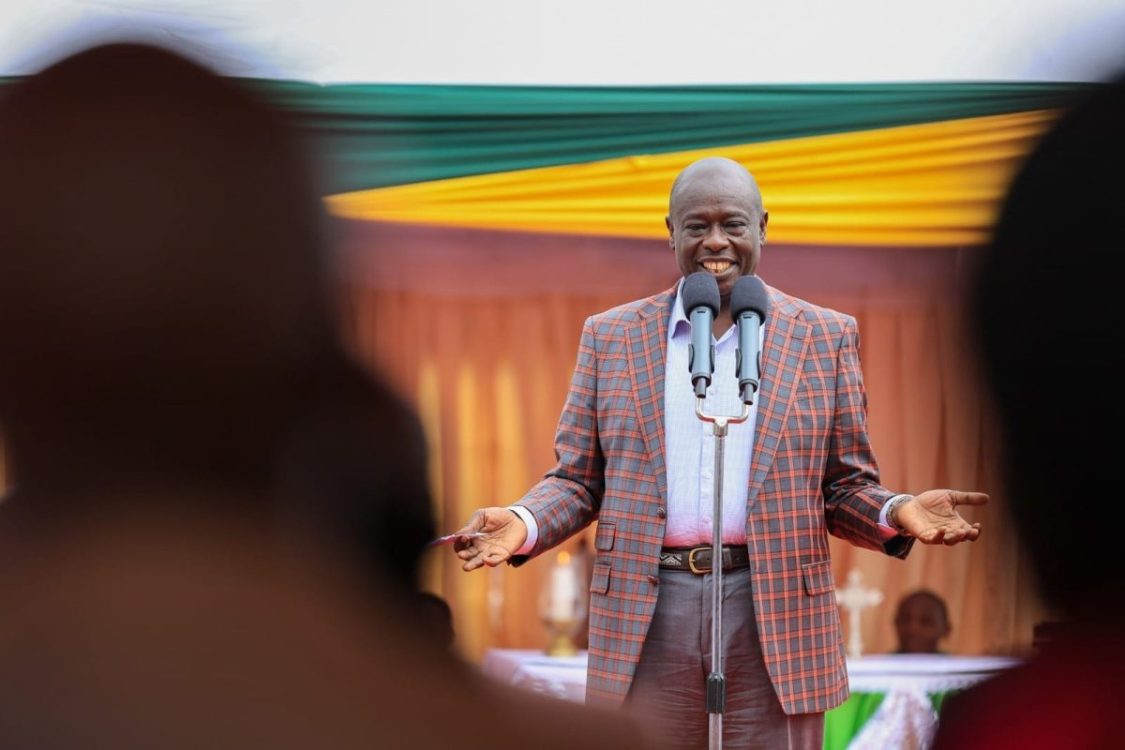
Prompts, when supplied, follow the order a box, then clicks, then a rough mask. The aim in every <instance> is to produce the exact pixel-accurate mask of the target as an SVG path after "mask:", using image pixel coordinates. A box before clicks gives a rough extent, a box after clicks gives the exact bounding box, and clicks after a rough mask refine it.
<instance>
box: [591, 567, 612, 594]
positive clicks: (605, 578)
mask: <svg viewBox="0 0 1125 750" xmlns="http://www.w3.org/2000/svg"><path fill="white" fill-rule="evenodd" d="M609 571H610V565H609V563H608V562H596V563H594V575H593V576H591V577H590V593H591V594H604V593H606V592H607V591H609Z"/></svg>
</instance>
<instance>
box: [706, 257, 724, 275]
mask: <svg viewBox="0 0 1125 750" xmlns="http://www.w3.org/2000/svg"><path fill="white" fill-rule="evenodd" d="M703 267H704V268H706V269H707V270H708V271H710V272H711V273H722V272H723V271H725V270H727V269H728V268H730V267H731V262H730V261H729V260H705V261H703Z"/></svg>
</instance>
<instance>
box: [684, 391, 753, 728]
mask: <svg viewBox="0 0 1125 750" xmlns="http://www.w3.org/2000/svg"><path fill="white" fill-rule="evenodd" d="M695 416H697V417H699V419H700V420H702V421H704V422H709V423H710V424H711V434H712V435H713V436H714V439H715V483H714V487H715V493H714V495H715V496H714V500H715V508H714V512H713V523H712V528H711V673H710V674H709V675H707V737H708V739H707V747H708V748H709V750H722V747H723V711H724V710H725V708H726V702H727V683H726V676H725V675H724V674H723V460H724V455H723V452H724V448H725V446H726V437H727V426H728V425H732V424H741V423H742V422H745V421H746V420H747V419H749V418H750V404H748V403H746V402H745V401H743V403H742V413H741V414H739V415H738V416H733V417H732V416H727V415H720V414H706V413H705V412H704V411H703V396H699V397H698V398H696V399H695ZM688 564H689V565H691V560H690V559H689V560H688Z"/></svg>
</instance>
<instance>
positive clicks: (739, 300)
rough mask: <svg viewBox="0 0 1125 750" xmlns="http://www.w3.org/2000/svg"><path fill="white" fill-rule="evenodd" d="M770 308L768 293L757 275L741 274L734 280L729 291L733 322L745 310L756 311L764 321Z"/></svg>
mask: <svg viewBox="0 0 1125 750" xmlns="http://www.w3.org/2000/svg"><path fill="white" fill-rule="evenodd" d="M769 309H770V294H769V292H768V291H766V285H765V284H763V283H762V280H761V279H759V278H758V277H757V276H743V277H741V278H740V279H739V280H738V281H736V282H734V289H733V290H731V293H730V316H731V319H732V320H734V321H735V322H737V321H738V316H739V315H741V314H742V313H744V312H746V311H747V310H750V311H753V312H756V313H757V314H758V318H759V319H760V320H761V321H762V322H763V323H764V322H765V320H766V313H767V312H769Z"/></svg>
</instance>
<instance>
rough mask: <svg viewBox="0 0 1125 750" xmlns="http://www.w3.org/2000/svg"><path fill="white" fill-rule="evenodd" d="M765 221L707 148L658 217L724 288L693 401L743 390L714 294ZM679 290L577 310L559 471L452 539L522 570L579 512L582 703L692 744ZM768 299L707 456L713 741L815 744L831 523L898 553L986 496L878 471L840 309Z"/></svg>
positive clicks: (701, 531) (691, 567)
mask: <svg viewBox="0 0 1125 750" xmlns="http://www.w3.org/2000/svg"><path fill="white" fill-rule="evenodd" d="M768 219H769V215H768V213H767V212H766V211H765V210H764V208H763V206H762V197H761V194H760V192H759V190H758V187H757V184H756V183H755V181H754V178H753V177H752V176H751V175H750V173H749V172H748V171H746V169H745V168H744V167H743V166H742V165H740V164H738V163H737V162H734V161H730V160H728V159H723V158H707V159H702V160H700V161H697V162H695V163H693V164H691V165H690V166H688V167H687V168H686V169H684V171H683V172H681V173H680V175H679V176H678V177H677V178H676V180H675V182H674V184H673V185H672V191H671V197H670V199H669V209H668V216H667V218H666V219H665V222H666V224H667V227H668V244H669V245H670V246H671V248H672V249H673V251H674V252H675V256H676V262H677V264H678V266H679V269H680V271H681V272H682V273H683V275H684V276H685V277H688V276H691V275H692V274H696V273H699V272H705V273H707V274H710V275H711V276H712V277H713V278H714V280H715V281H716V282H717V284H718V289H719V308H720V309H719V311H718V314H717V315H715V316H713V324H712V335H713V337H714V338H713V340H712V343H713V345H714V347H715V363H714V373H715V375H714V379H713V382H712V383H711V385H710V387H709V388H708V389H707V391H706V399H705V401H704V403H703V405H704V407H705V409H706V412H707V413H711V414H736V413H738V412H739V411H740V409H741V408H742V405H743V403H744V400H743V398H742V397H741V396H742V394H741V393H740V390H741V389H740V385H739V379H738V378H737V377H735V375H734V373H735V371H736V366H735V350H736V348H737V345H738V338H739V336H738V333H737V330H736V327H734V326H732V325H731V318H730V306H731V293H732V290H733V289H734V287H735V282H736V281H738V279H740V278H741V277H743V276H751V275H753V274H754V273H755V270H756V269H757V266H758V261H759V258H760V257H761V249H762V245H763V244H765V239H766V224H767V222H768ZM684 286H685V285H684V282H682V281H681V282H680V283H679V284H677V285H676V286H675V287H674V288H672V289H669V290H667V291H665V292H662V293H661V294H657V295H655V296H652V297H649V298H647V299H643V300H639V301H637V302H630V303H628V304H625V305H622V306H620V307H616V308H614V309H612V310H609V311H607V312H604V313H601V314H598V315H594V316H592V317H591V318H589V319H587V321H586V323H585V326H584V327H583V330H582V339H581V343H580V345H579V349H578V363H577V366H576V368H575V372H574V377H573V380H572V382H571V385H570V391H569V393H568V395H567V400H566V405H565V406H564V408H563V412H562V416H561V417H560V419H559V427H558V433H557V434H556V437H555V451H556V454H557V456H558V463H557V465H556V466H555V467H554V468H553V469H552V470H551V471H550V472H549V473H548V474H547V475H546V477H545V478H544V479H543V480H542V481H541V482H539V483H538V484H537V485H535V486H534V487H533V488H532V489H531V490H530V491H529V492H528V493H527V494H526V495H525V496H524V497H523V498H521V499H520V500H519V501H518V502H517V503H516V504H515V505H512V506H509V507H507V508H502V507H492V508H483V509H481V510H478V511H477V512H476V513H474V514H473V517H472V518H471V519H470V521H469V523H468V524H467V525H466V526H465V527H464V528H463V529H461V530H460V532H459V533H468V532H472V531H482V532H485V535H484V536H483V537H475V538H469V537H465V538H463V539H461V540H459V541H458V542H457V544H456V545H455V548H456V550H457V555H458V556H459V557H460V558H461V560H462V561H463V567H464V569H465V570H474V569H476V568H480V567H482V566H484V565H488V566H494V565H498V564H500V563H502V562H505V561H508V560H510V561H511V562H513V563H514V564H519V563H521V562H522V561H523V560H525V559H526V558H527V556H534V555H538V554H540V553H542V552H545V551H546V550H549V549H551V548H552V547H554V546H555V545H557V544H559V543H561V542H562V541H564V540H565V539H566V538H567V537H569V536H571V535H572V534H574V533H576V532H578V531H580V530H581V529H583V528H584V527H586V526H587V525H588V524H589V523H590V522H592V521H594V520H595V519H596V520H597V521H598V527H597V533H596V535H595V541H594V547H595V551H596V559H595V562H594V571H593V579H592V582H591V585H590V633H589V642H590V653H589V668H588V675H587V687H586V690H587V693H586V695H587V700H588V701H590V702H592V703H600V704H610V705H625V706H626V707H627V708H628V709H630V710H632V711H636V712H639V713H641V714H642V715H643V717H644V718H645V721H646V725H647V726H648V727H649V728H650V729H651V730H652V731H653V732H654V733H655V734H656V735H658V736H659V737H660V738H661V739H662V740H663V741H665V742H670V743H671V745H672V746H673V747H683V748H701V747H706V746H707V744H708V709H707V706H706V682H707V675H708V673H709V672H710V671H711V656H710V654H711V651H712V648H711V647H712V644H711V632H712V630H711V616H712V607H711V588H710V587H711V570H712V567H711V565H712V561H711V558H712V554H711V542H712V533H713V528H712V523H713V518H712V515H713V510H712V509H713V507H714V506H713V501H714V490H713V487H714V484H715V482H714V480H715V477H714V476H713V472H714V466H715V463H716V462H715V457H714V450H715V447H714V444H713V443H714V441H713V440H712V439H711V437H710V434H711V428H710V426H708V425H706V424H704V423H703V422H701V421H700V420H699V419H697V417H696V414H695V402H696V394H695V391H694V390H693V383H692V377H691V376H692V372H691V370H690V368H689V360H690V359H691V353H690V350H691V349H692V347H691V340H692V328H691V326H692V321H691V320H689V319H688V316H687V314H685V311H684V309H683V303H682V300H681V296H682V295H683V291H684ZM765 292H766V294H767V295H768V306H769V313H768V317H767V318H766V320H765V322H764V325H763V326H762V330H761V361H762V368H761V381H760V386H759V388H758V389H757V396H756V397H755V398H753V404H752V405H751V407H750V417H749V419H748V420H747V421H746V422H745V423H743V424H741V425H733V426H731V428H730V431H729V434H728V436H727V437H726V438H725V451H724V452H725V460H724V461H723V462H722V466H723V472H722V473H723V477H722V486H723V487H724V490H723V492H722V506H721V509H722V513H721V518H722V528H721V535H722V544H723V545H724V547H723V554H722V561H721V565H722V570H723V575H722V584H723V599H722V607H723V609H722V612H723V614H722V643H721V652H722V654H723V659H724V670H723V671H724V673H725V707H724V709H723V714H724V720H723V738H722V739H723V742H724V745H725V746H726V747H737V748H769V749H770V750H772V749H774V748H808V749H809V750H812V749H814V748H815V749H816V750H819V748H821V746H822V744H823V732H824V728H823V727H824V712H825V711H826V710H828V709H830V708H832V707H834V706H836V705H839V704H840V703H841V702H843V701H844V699H845V698H847V695H848V679H847V671H846V663H845V656H844V642H843V637H842V634H841V628H840V618H839V611H838V609H837V606H836V599H835V596H834V593H833V579H832V568H831V560H830V558H829V547H828V533H829V532H831V533H832V534H834V535H836V536H839V537H842V538H844V539H847V540H848V541H850V542H852V543H853V544H856V545H859V546H861V547H867V548H869V549H874V550H880V551H882V552H884V553H886V554H889V555H894V556H896V557H905V556H906V555H907V553H908V552H909V551H910V547H911V545H912V543H913V541H914V539H918V540H920V541H922V542H924V543H926V544H949V545H952V544H957V543H958V542H961V541H971V540H973V539H976V538H977V536H978V535H979V533H980V529H979V524H969V523H968V522H966V521H965V520H964V519H963V518H962V517H961V516H960V514H959V513H958V512H957V506H959V505H980V504H983V503H985V502H986V501H987V499H988V497H987V495H984V494H982V493H977V492H959V491H956V490H948V489H935V490H928V491H926V492H923V493H921V494H918V495H906V494H900V493H896V492H895V491H893V490H890V489H887V488H885V487H883V486H881V485H880V484H879V474H878V468H877V466H876V463H875V456H874V454H873V452H872V449H871V444H870V440H869V438H868V435H867V416H866V395H865V393H864V388H863V378H862V373H861V371H860V364H859V340H858V333H857V330H856V322H855V319H854V318H852V317H850V316H847V315H843V314H840V313H838V312H835V311H832V310H828V309H825V308H821V307H816V306H814V305H811V304H809V303H807V302H804V301H802V300H800V299H797V298H795V297H792V296H789V295H787V294H785V293H784V292H781V291H779V290H777V289H773V288H771V287H768V286H766V287H765ZM699 334H700V331H696V335H697V336H698V335H699ZM707 338H710V337H707ZM693 550H694V551H693Z"/></svg>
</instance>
